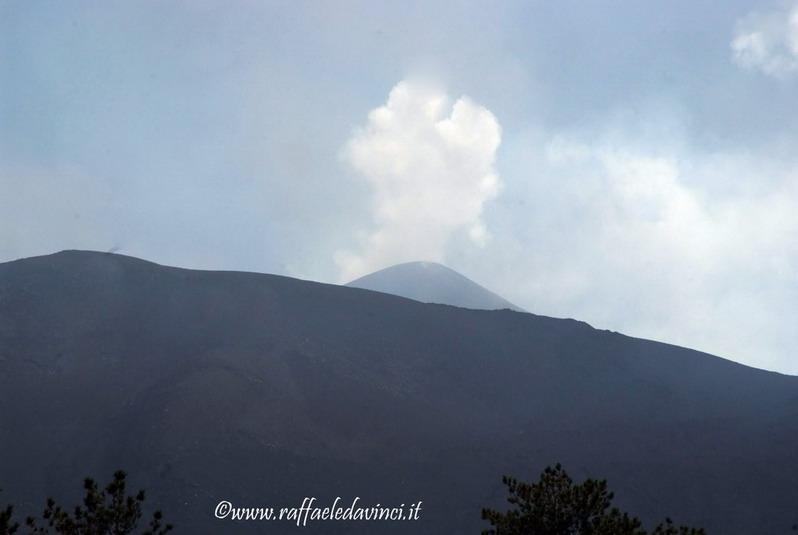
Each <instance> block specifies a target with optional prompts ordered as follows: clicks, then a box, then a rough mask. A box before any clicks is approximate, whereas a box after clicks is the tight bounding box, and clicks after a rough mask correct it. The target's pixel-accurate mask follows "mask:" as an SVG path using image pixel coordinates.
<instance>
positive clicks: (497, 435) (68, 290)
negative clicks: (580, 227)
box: [0, 251, 798, 535]
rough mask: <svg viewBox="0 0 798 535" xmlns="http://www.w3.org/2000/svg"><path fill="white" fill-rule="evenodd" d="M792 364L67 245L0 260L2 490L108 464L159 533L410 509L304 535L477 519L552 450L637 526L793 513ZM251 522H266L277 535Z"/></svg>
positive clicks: (24, 492)
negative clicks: (412, 512)
mask: <svg viewBox="0 0 798 535" xmlns="http://www.w3.org/2000/svg"><path fill="white" fill-rule="evenodd" d="M796 444H798V378H796V377H791V376H784V375H780V374H777V373H771V372H766V371H762V370H757V369H753V368H749V367H746V366H742V365H739V364H735V363H733V362H730V361H727V360H724V359H721V358H718V357H714V356H711V355H707V354H704V353H699V352H696V351H691V350H689V349H683V348H679V347H674V346H670V345H666V344H661V343H655V342H650V341H646V340H640V339H635V338H630V337H627V336H624V335H621V334H618V333H614V332H608V331H602V330H596V329H594V328H592V327H591V326H589V325H587V324H585V323H582V322H579V321H574V320H562V319H554V318H548V317H544V316H537V315H534V314H528V313H520V312H515V311H512V310H506V309H505V310H472V309H468V308H458V307H452V306H445V305H436V304H425V303H420V302H417V301H413V300H409V299H405V298H401V297H398V296H393V295H389V294H386V293H379V292H373V291H369V290H363V289H358V288H350V287H344V286H337V285H327V284H320V283H315V282H307V281H302V280H297V279H292V278H287V277H280V276H275V275H263V274H256V273H239V272H209V271H193V270H187V269H177V268H171V267H164V266H160V265H157V264H153V263H150V262H146V261H142V260H138V259H135V258H130V257H125V256H120V255H114V254H107V253H94V252H80V251H67V252H62V253H58V254H54V255H50V256H43V257H36V258H28V259H24V260H18V261H14V262H7V263H4V264H0V488H2V490H3V492H2V494H0V503H2V502H13V503H14V504H15V505H16V511H17V514H18V515H20V517H22V518H24V515H26V514H30V513H38V512H40V511H41V508H42V506H43V504H44V500H45V498H46V496H49V495H52V496H54V497H55V498H56V499H57V500H58V501H59V502H61V503H63V504H65V505H67V506H70V505H72V504H75V503H77V500H78V499H79V495H80V490H81V482H82V479H83V477H85V476H93V477H95V478H98V479H100V480H101V481H107V480H108V478H110V475H111V473H112V472H113V471H114V470H116V469H118V468H123V469H125V470H127V472H128V473H129V474H130V485H131V487H132V488H133V489H137V488H145V489H147V491H148V501H147V505H148V506H149V507H158V508H161V509H163V510H164V514H165V517H166V519H167V520H168V521H170V522H173V523H174V524H176V526H177V531H176V532H177V533H200V534H202V533H263V532H266V531H267V526H265V525H263V523H262V522H257V521H249V522H246V521H239V522H235V521H231V520H219V519H216V518H214V508H215V507H216V505H217V504H218V503H219V502H220V501H222V500H227V501H230V502H231V503H233V504H234V505H235V506H237V507H244V506H251V507H276V508H281V507H299V506H300V505H301V503H302V500H303V498H304V497H315V498H316V499H317V502H316V503H318V504H319V505H322V506H324V505H325V504H331V503H332V502H333V500H334V499H335V498H336V497H338V496H340V497H342V500H343V502H344V503H351V501H352V499H353V498H354V497H359V498H360V503H362V504H364V505H373V504H376V503H380V504H386V505H389V504H393V505H399V504H411V503H414V502H417V501H418V500H422V501H423V506H422V510H421V515H420V520H418V521H415V522H410V523H399V522H379V523H377V525H375V522H361V523H357V522H354V523H353V522H335V521H327V522H324V521H318V522H311V523H310V524H309V525H308V527H307V528H304V529H308V530H310V531H311V532H314V531H315V532H316V533H428V534H440V533H476V532H479V531H480V529H482V528H484V527H486V526H485V525H484V523H483V522H482V521H481V520H480V508H481V507H482V506H494V507H506V506H507V504H506V501H505V500H504V496H505V494H504V488H503V486H502V484H501V476H502V474H511V475H514V476H516V477H519V478H522V479H536V477H537V475H538V474H539V472H540V470H541V469H542V468H543V467H545V466H546V465H550V464H554V463H556V462H561V463H563V465H564V466H565V467H566V468H567V469H568V470H569V471H570V472H571V475H572V476H573V477H574V478H575V479H577V480H581V479H583V478H585V477H598V478H607V479H608V481H609V486H610V488H612V489H613V490H614V491H615V494H616V500H615V502H616V504H617V505H618V506H619V507H621V508H623V509H626V510H629V511H631V512H633V513H634V514H637V515H640V516H641V517H642V518H643V519H644V520H645V521H646V522H655V521H659V520H662V519H663V518H664V517H665V516H671V517H672V518H674V519H675V520H676V521H677V522H679V523H685V524H691V525H697V526H703V527H705V528H707V530H708V532H709V533H710V535H750V534H768V535H776V534H779V533H790V528H791V526H792V525H793V524H795V523H796V522H798V509H796V504H798V485H796V484H795V482H796V481H798V457H796V453H795V452H796ZM296 529H297V528H296V526H295V525H294V523H292V522H271V523H269V525H268V532H269V533H294V532H295V531H296Z"/></svg>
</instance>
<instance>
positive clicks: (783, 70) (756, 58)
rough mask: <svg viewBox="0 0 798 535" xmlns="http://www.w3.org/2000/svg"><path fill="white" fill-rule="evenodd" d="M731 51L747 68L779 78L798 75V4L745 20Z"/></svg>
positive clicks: (753, 14)
mask: <svg viewBox="0 0 798 535" xmlns="http://www.w3.org/2000/svg"><path fill="white" fill-rule="evenodd" d="M731 48H732V53H733V58H734V61H735V62H736V63H737V64H738V65H740V66H742V67H744V68H748V69H757V70H760V71H762V72H763V73H765V74H767V75H770V76H774V77H777V78H783V77H787V76H790V75H793V74H796V73H798V2H794V3H793V4H792V7H789V6H785V7H784V8H782V9H778V10H774V11H771V12H767V13H759V12H754V13H750V14H748V15H746V16H745V17H743V18H742V19H741V20H740V21H738V23H737V32H736V35H735V37H734V40H733V41H732V43H731Z"/></svg>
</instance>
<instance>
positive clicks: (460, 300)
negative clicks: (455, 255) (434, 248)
mask: <svg viewBox="0 0 798 535" xmlns="http://www.w3.org/2000/svg"><path fill="white" fill-rule="evenodd" d="M347 286H350V287H353V288H363V289H365V290H373V291H375V292H384V293H388V294H393V295H399V296H401V297H407V298H408V299H415V300H416V301H421V302H422V303H438V304H443V305H452V306H458V307H463V308H475V309H482V310H499V309H502V308H509V309H510V310H516V311H520V312H523V310H522V309H521V308H519V307H517V306H515V305H514V304H512V303H511V302H509V301H507V300H506V299H504V298H502V297H499V296H498V295H496V294H495V293H493V292H491V291H490V290H487V289H485V288H483V287H482V286H480V285H479V284H477V283H475V282H474V281H472V280H470V279H468V278H466V277H464V276H463V275H461V274H459V273H457V272H456V271H454V270H452V269H449V268H448V267H446V266H442V265H441V264H436V263H435V262H408V263H406V264H397V265H395V266H391V267H387V268H385V269H381V270H379V271H375V272H374V273H371V274H369V275H365V276H363V277H360V278H359V279H356V280H353V281H352V282H350V283H348V284H347Z"/></svg>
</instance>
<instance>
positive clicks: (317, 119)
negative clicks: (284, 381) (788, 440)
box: [0, 0, 798, 374]
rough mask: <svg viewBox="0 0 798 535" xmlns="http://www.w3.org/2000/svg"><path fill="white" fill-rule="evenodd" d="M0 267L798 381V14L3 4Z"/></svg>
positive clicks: (470, 5) (679, 4) (783, 10)
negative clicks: (490, 296) (239, 278)
mask: <svg viewBox="0 0 798 535" xmlns="http://www.w3.org/2000/svg"><path fill="white" fill-rule="evenodd" d="M0 213H1V214H2V226H0V261H5V260H12V259H16V258H20V257H25V256H32V255H37V254H45V253H50V252H54V251H57V250H60V249H66V248H82V249H97V250H115V251H119V252H121V253H125V254H130V255H134V256H138V257H142V258H146V259H150V260H154V261H157V262H160V263H166V264H172V265H179V266H185V267H196V268H224V269H240V270H251V271H262V272H271V273H278V274H286V275H292V276H297V277H303V278H311V279H315V280H321V281H327V282H340V281H344V280H347V279H349V278H353V277H354V276H356V275H360V274H362V273H364V272H366V271H370V270H374V269H377V268H380V267H384V266H386V265H389V264H393V263H397V262H401V261H410V260H437V261H440V262H444V263H446V264H448V265H449V266H450V267H452V268H454V269H456V270H458V271H461V272H462V273H464V274H465V275H467V276H469V277H471V278H473V279H474V280H476V281H477V282H480V283H482V284H483V285H485V286H487V287H488V288H490V289H492V290H494V291H496V292H498V293H500V294H502V295H503V296H505V297H507V298H508V299H510V300H511V301H514V302H515V303H517V304H519V305H521V306H523V307H524V308H526V309H528V310H530V311H533V312H535V313H538V314H545V315H553V316H565V317H575V318H578V319H582V320H585V321H588V322H589V323H591V324H592V325H594V326H595V327H598V328H607V329H613V330H618V331H621V332H624V333H627V334H631V335H636V336H642V337H647V338H654V339H657V340H663V341H668V342H671V343H675V344H679V345H686V346H690V347H694V348H697V349H701V350H705V351H708V352H712V353H715V354H718V355H721V356H725V357H727V358H731V359H733V360H737V361H739V362H743V363H746V364H750V365H753V366H757V367H762V368H767V369H773V370H779V371H783V372H787V373H793V374H798V352H796V349H798V328H797V327H796V326H798V3H796V2H794V1H793V2H778V1H761V2H737V1H726V2H717V1H715V0H713V1H703V2H702V1H696V0H690V1H669V2H660V3H653V2H639V1H628V2H620V1H613V2H610V1H602V2H586V1H581V0H580V1H572V2H571V1H559V2H529V1H527V2H520V3H515V2H462V3H458V2H452V1H446V2H437V3H436V2H429V1H423V2H417V3H414V2H409V3H408V2H372V1H368V2H362V3H352V2H307V3H297V2H279V3H278V2H230V1H225V2H218V3H211V2H203V1H186V2H157V3H156V2H108V1H98V2H68V3H67V2H44V1H39V2H17V1H2V2H0Z"/></svg>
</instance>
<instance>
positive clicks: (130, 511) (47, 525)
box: [0, 470, 172, 535]
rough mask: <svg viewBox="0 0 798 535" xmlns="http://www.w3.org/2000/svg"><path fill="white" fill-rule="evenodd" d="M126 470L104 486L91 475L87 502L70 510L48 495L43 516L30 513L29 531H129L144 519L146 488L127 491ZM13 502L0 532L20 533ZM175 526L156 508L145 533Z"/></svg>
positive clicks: (33, 534) (73, 534) (113, 534)
mask: <svg viewBox="0 0 798 535" xmlns="http://www.w3.org/2000/svg"><path fill="white" fill-rule="evenodd" d="M125 478H126V474H125V472H123V471H121V470H119V471H117V472H115V473H114V478H113V480H112V481H111V482H110V483H109V484H108V485H107V486H106V487H105V489H100V488H99V487H98V486H97V483H96V482H95V481H94V480H93V479H90V478H87V479H86V480H85V481H84V483H83V488H84V490H85V496H84V498H83V505H82V506H80V505H79V506H77V507H75V509H74V510H73V511H72V512H71V513H70V512H69V511H67V510H66V509H64V508H63V507H62V506H60V505H58V504H56V503H55V500H53V499H52V498H48V499H47V506H46V507H45V509H44V512H43V513H42V518H41V520H38V519H36V518H33V517H28V518H27V519H26V520H25V526H24V527H25V528H26V529H27V532H28V534H29V535H49V534H53V535H55V534H58V535H129V534H132V533H134V530H135V529H136V527H137V526H138V524H139V521H140V520H141V516H142V513H141V506H142V504H143V503H144V491H143V490H140V491H139V492H138V493H136V494H135V495H131V496H128V495H127V493H126V483H125ZM12 513H13V509H12V507H11V506H9V507H7V508H6V509H5V510H4V511H2V512H0V535H6V534H11V533H16V532H17V531H18V530H19V528H20V526H19V524H18V523H16V522H14V521H13V519H12ZM171 530H172V525H171V524H163V515H162V514H161V512H160V511H155V513H153V515H152V519H151V520H150V523H149V525H148V526H147V528H146V529H144V531H142V532H141V535H164V534H165V533H167V532H169V531H171Z"/></svg>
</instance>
